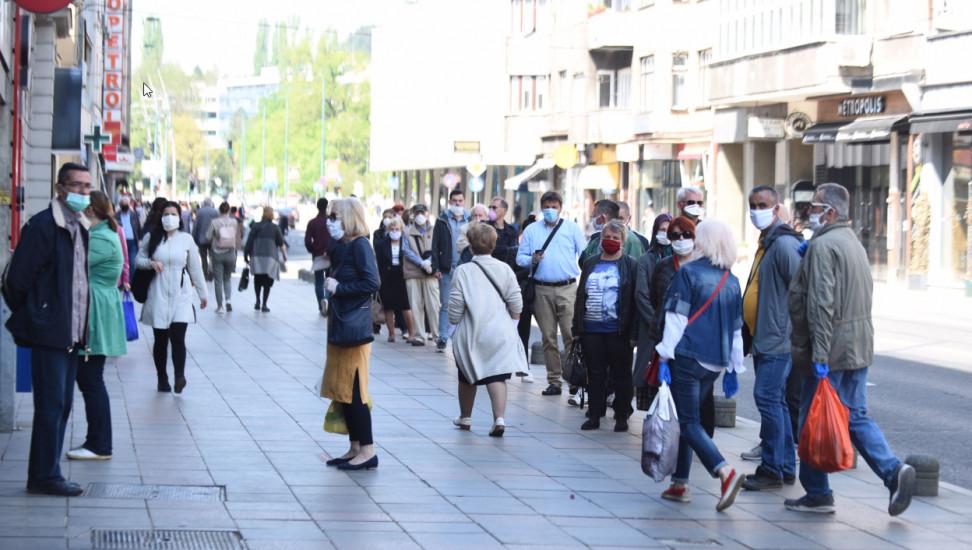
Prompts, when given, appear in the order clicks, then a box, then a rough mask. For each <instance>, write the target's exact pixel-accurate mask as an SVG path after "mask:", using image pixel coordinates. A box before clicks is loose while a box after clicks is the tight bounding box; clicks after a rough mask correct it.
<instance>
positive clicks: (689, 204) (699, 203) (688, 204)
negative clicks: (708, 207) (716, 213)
mask: <svg viewBox="0 0 972 550" xmlns="http://www.w3.org/2000/svg"><path fill="white" fill-rule="evenodd" d="M704 202H705V201H693V200H687V201H685V206H692V205H693V204H697V205H699V206H702V204H703V203H704Z"/></svg>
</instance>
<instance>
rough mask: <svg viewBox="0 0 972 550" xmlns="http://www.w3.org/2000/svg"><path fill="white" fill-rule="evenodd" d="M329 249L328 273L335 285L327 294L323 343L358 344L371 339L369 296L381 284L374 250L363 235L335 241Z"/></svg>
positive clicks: (336, 344) (338, 344) (372, 339)
mask: <svg viewBox="0 0 972 550" xmlns="http://www.w3.org/2000/svg"><path fill="white" fill-rule="evenodd" d="M331 250H332V255H331V258H332V260H331V261H332V272H331V277H333V278H335V279H337V281H338V287H337V290H335V291H334V294H333V295H332V296H331V315H328V318H327V343H329V344H333V345H335V346H358V345H361V344H367V343H369V342H372V341H374V336H373V333H372V328H373V327H372V324H371V297H372V296H373V295H374V294H375V292H378V288H379V287H380V286H381V279H380V278H379V276H378V264H377V263H376V262H375V252H374V250H372V248H371V244H369V242H368V238H367V237H358V238H357V239H354V240H353V241H351V242H349V243H344V242H342V243H338V244H336V245H334V246H332V249H331ZM335 262H336V264H335Z"/></svg>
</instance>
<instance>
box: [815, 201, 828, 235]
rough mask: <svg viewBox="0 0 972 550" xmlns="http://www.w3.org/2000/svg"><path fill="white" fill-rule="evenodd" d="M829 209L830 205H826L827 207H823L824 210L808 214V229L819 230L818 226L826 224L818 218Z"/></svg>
mask: <svg viewBox="0 0 972 550" xmlns="http://www.w3.org/2000/svg"><path fill="white" fill-rule="evenodd" d="M829 211H830V207H829V206H828V207H827V208H824V211H823V212H821V213H819V214H810V229H812V230H814V231H818V230H820V228H822V227H823V226H825V225H827V224H826V223H824V222H822V221H820V218H822V217H823V216H824V215H825V214H827V212H829Z"/></svg>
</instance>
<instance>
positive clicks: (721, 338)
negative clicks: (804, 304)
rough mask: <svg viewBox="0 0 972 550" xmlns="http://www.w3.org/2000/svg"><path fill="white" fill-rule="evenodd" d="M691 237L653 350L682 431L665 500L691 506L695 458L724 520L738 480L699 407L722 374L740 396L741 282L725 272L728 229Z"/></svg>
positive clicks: (703, 229) (729, 255)
mask: <svg viewBox="0 0 972 550" xmlns="http://www.w3.org/2000/svg"><path fill="white" fill-rule="evenodd" d="M695 235H696V240H695V256H696V259H695V260H694V261H693V262H691V263H689V264H687V265H684V266H682V268H681V269H679V270H678V272H677V273H676V274H675V277H674V279H672V284H671V286H670V287H669V288H668V292H667V294H666V297H665V331H664V335H663V337H662V341H661V343H659V344H658V345H657V346H656V347H655V349H656V350H657V351H658V355H659V357H660V358H661V364H660V368H659V375H658V378H659V380H661V381H664V382H669V383H670V384H671V388H672V396H673V397H674V398H675V407H676V409H677V411H678V422H679V427H680V429H681V435H680V437H679V444H678V465H677V467H676V469H675V473H674V474H672V485H671V486H670V487H669V488H668V489H666V490H665V492H664V493H662V498H664V499H666V500H672V501H675V502H690V501H691V496H690V495H689V492H688V477H689V472H690V471H691V469H692V453H693V452H694V453H695V454H696V455H698V457H699V460H700V461H701V462H702V464H703V466H705V468H706V470H708V471H709V474H710V475H711V476H712V477H715V478H719V480H720V482H721V496H720V498H719V500H718V502H717V503H716V511H719V512H722V511H723V510H725V509H726V508H728V507H729V506H731V505H732V503H733V501H735V498H736V495H737V494H738V493H739V490H740V489H742V482H743V476H741V475H738V474H737V473H736V470H735V469H734V468H733V467H732V466H731V465H730V464H729V463H728V462H726V460H725V458H723V456H722V454H721V453H720V452H719V449H718V448H717V447H716V446H715V443H714V442H713V441H712V438H711V437H710V436H709V435H708V434H707V433H706V432H705V430H704V429H703V428H702V425H701V422H700V416H701V403H702V400H703V399H704V398H705V396H706V395H708V394H709V393H710V392H711V391H712V387H713V384H714V383H715V381H716V379H718V378H719V375H720V374H723V373H725V378H724V380H723V388H724V390H725V391H726V394H727V397H728V396H731V395H732V394H733V393H735V391H736V390H738V385H736V387H735V388H733V384H732V382H734V381H735V378H736V373H738V372H742V371H743V366H742V361H743V347H742V293H741V291H740V289H739V280H738V279H736V277H735V276H734V275H733V274H732V273H730V271H729V270H730V269H731V268H732V264H733V263H734V262H735V261H736V242H735V240H734V239H733V237H732V232H731V231H730V229H729V226H728V225H726V224H725V223H723V222H720V221H718V220H705V221H704V222H702V223H700V224H699V225H698V228H697V229H696V232H695ZM676 252H677V249H676ZM669 365H671V369H669Z"/></svg>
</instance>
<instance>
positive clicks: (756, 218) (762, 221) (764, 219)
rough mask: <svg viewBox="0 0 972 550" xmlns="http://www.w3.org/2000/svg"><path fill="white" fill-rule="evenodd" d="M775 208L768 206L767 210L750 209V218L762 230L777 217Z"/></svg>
mask: <svg viewBox="0 0 972 550" xmlns="http://www.w3.org/2000/svg"><path fill="white" fill-rule="evenodd" d="M774 210H775V209H774V208H767V209H765V210H750V211H749V220H750V221H751V222H753V225H754V226H756V229H759V230H760V231H762V230H764V229H766V228H767V227H769V226H771V225H773V218H775V217H776V215H775V212H774Z"/></svg>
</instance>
